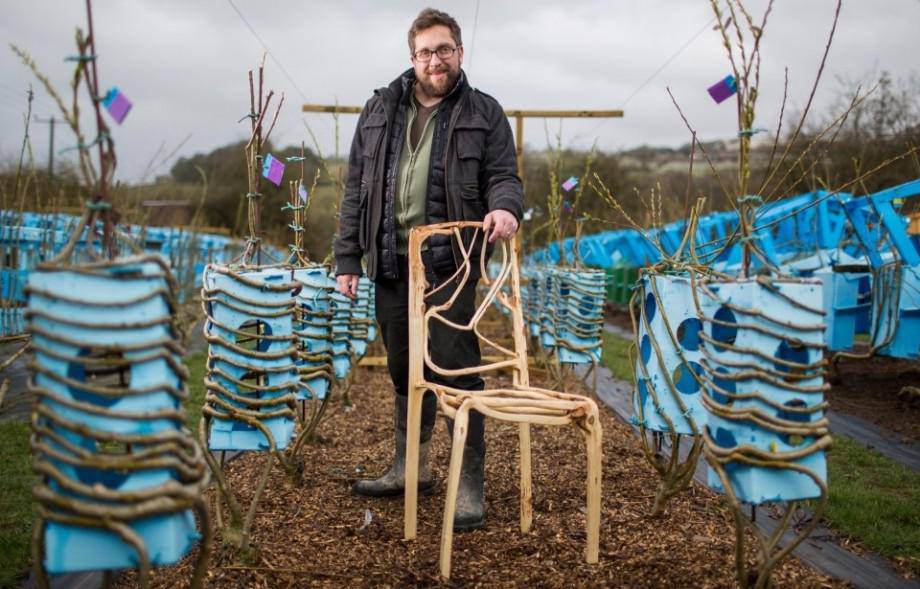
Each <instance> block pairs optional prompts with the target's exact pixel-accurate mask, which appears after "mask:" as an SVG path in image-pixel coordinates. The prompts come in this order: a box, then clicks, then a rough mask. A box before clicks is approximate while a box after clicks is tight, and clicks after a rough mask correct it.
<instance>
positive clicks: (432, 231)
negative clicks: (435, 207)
mask: <svg viewBox="0 0 920 589" xmlns="http://www.w3.org/2000/svg"><path fill="white" fill-rule="evenodd" d="M464 230H466V232H467V237H468V239H467V240H464V239H463V237H464ZM470 230H473V231H472V233H473V235H472V236H471V237H470V236H469V233H470ZM434 235H451V236H453V239H454V243H455V245H456V247H458V248H459V250H460V252H461V255H462V263H461V264H460V267H459V268H458V269H457V271H456V272H455V273H454V275H453V276H451V277H450V279H448V280H445V281H444V282H443V283H441V284H440V285H438V286H437V287H435V288H433V289H431V290H429V284H428V281H427V279H426V277H425V269H424V265H423V263H422V256H421V252H422V244H423V243H424V242H425V241H426V240H427V239H429V238H431V237H432V236H434ZM480 235H482V223H472V222H453V223H440V224H437V225H427V226H423V227H415V228H413V229H412V230H411V232H410V234H409V357H410V360H409V408H408V421H407V432H406V477H405V522H404V523H405V529H404V532H405V538H406V539H407V540H412V539H414V538H415V536H416V531H417V508H418V460H419V435H420V430H421V410H422V398H423V396H424V394H425V392H426V391H428V390H430V391H433V392H434V393H435V395H436V396H437V398H438V404H439V406H440V408H441V411H442V412H443V413H444V414H445V415H446V416H448V417H449V418H452V419H454V434H453V445H452V448H451V458H450V471H449V475H448V482H447V497H446V501H445V506H444V522H443V525H442V528H441V554H440V565H441V575H442V576H443V577H444V578H449V577H450V569H451V548H452V543H453V523H454V512H455V508H456V501H457V492H458V487H459V482H460V468H461V466H462V461H463V447H464V445H465V442H466V435H467V426H468V422H469V412H470V410H476V411H479V412H480V413H482V414H483V415H485V416H486V417H491V418H495V419H500V420H503V421H512V422H517V423H518V424H519V430H518V433H519V440H520V477H521V482H520V496H521V517H520V522H521V531H522V532H523V533H527V532H528V531H529V530H530V526H531V523H532V521H533V495H532V477H531V448H530V425H531V424H536V425H569V424H571V425H574V426H576V427H577V428H578V430H579V431H580V432H581V433H582V435H583V436H584V438H585V444H586V446H587V458H588V465H587V474H588V476H587V549H586V553H585V560H586V561H587V562H588V563H592V564H593V563H596V562H597V561H598V552H599V540H600V506H601V476H602V474H601V468H602V466H601V459H602V449H601V424H600V419H599V415H598V408H597V404H596V403H595V402H594V401H593V400H592V399H589V398H588V397H584V396H582V395H574V394H568V393H562V392H557V391H551V390H547V389H541V388H535V387H531V386H530V376H529V373H528V370H527V335H526V332H525V326H524V317H523V312H522V307H521V296H520V294H521V291H520V273H519V270H518V263H517V248H516V244H515V243H514V241H513V240H499V241H497V242H495V244H494V246H495V249H496V250H498V251H497V252H496V254H497V256H498V257H500V258H501V264H500V269H499V270H498V272H497V274H496V276H495V277H490V276H489V275H488V274H487V272H486V267H485V262H486V260H485V258H486V239H485V237H483V238H482V240H481V242H482V246H481V248H480V252H479V256H478V258H479V268H480V273H481V276H482V280H483V282H484V283H485V285H486V287H487V288H488V290H487V292H486V294H485V296H484V297H483V300H482V302H481V303H480V304H479V306H478V307H477V308H476V311H475V312H474V314H473V317H472V318H471V319H470V321H469V322H468V323H467V324H465V325H459V324H457V323H454V322H451V321H449V320H448V319H446V318H444V317H443V316H442V315H441V312H442V311H444V310H445V309H449V308H450V307H451V305H453V303H454V301H455V300H456V298H457V296H458V295H459V294H460V292H461V289H462V288H463V287H464V286H465V285H466V284H467V282H468V281H469V279H470V275H471V271H472V268H473V266H472V263H473V261H471V259H470V258H471V256H472V255H473V254H474V252H473V249H474V248H475V247H476V241H477V240H476V237H478V236H480ZM446 288H453V289H454V290H453V293H452V294H451V296H450V297H449V298H448V299H447V301H446V302H444V303H442V304H438V305H426V302H425V300H426V298H428V297H430V296H431V295H433V294H435V293H437V292H439V291H441V290H442V289H446ZM496 299H497V300H498V302H499V303H500V304H501V305H503V306H504V307H506V308H507V309H508V310H509V312H510V315H511V320H512V328H513V334H512V335H513V342H514V343H513V349H508V348H506V347H504V346H502V345H500V344H498V343H497V342H495V341H493V340H491V339H489V338H488V337H486V336H484V335H483V334H482V333H480V331H479V322H480V320H481V319H482V317H483V316H484V315H485V313H486V311H487V310H488V308H489V305H491V304H492V303H493V301H495V300H496ZM432 319H435V320H437V321H440V322H441V323H443V324H445V325H447V326H449V327H451V328H453V329H457V330H462V331H472V332H473V333H475V334H476V336H477V337H478V338H479V340H480V341H481V342H485V343H486V344H488V345H489V346H491V347H493V348H494V349H495V350H497V351H498V352H499V354H500V356H499V358H498V359H495V360H494V361H489V362H487V363H485V364H481V365H479V366H472V367H469V368H463V369H454V370H450V369H445V368H441V367H439V366H438V365H436V364H435V363H434V362H433V361H432V359H431V355H430V351H429V349H428V332H429V321H431V320H432ZM490 360H491V359H490ZM425 367H427V368H428V369H429V370H430V371H431V372H432V373H435V374H439V375H443V376H448V377H454V376H461V375H468V374H481V373H486V372H491V371H494V370H498V369H510V370H511V373H512V386H511V388H498V389H485V390H483V391H467V390H462V389H456V388H452V387H448V386H444V385H441V384H438V383H434V382H429V381H426V380H425Z"/></svg>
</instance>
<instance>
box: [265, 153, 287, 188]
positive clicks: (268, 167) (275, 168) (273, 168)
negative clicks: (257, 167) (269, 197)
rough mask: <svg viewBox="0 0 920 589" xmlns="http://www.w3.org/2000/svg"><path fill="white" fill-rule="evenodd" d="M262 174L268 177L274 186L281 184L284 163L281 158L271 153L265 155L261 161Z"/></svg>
mask: <svg viewBox="0 0 920 589" xmlns="http://www.w3.org/2000/svg"><path fill="white" fill-rule="evenodd" d="M262 176H263V177H265V178H268V181H269V182H271V183H272V184H274V185H275V186H281V179H282V178H283V177H284V164H283V163H282V162H281V160H277V159H275V158H274V157H272V154H268V155H267V156H265V161H264V162H262Z"/></svg>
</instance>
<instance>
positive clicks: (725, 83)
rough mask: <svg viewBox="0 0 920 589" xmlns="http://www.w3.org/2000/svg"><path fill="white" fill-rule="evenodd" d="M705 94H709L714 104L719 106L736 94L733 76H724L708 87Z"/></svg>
mask: <svg viewBox="0 0 920 589" xmlns="http://www.w3.org/2000/svg"><path fill="white" fill-rule="evenodd" d="M707 92H709V95H710V96H712V99H713V100H715V101H716V104H721V103H722V102H724V101H725V100H727V99H728V98H730V97H732V96H734V95H735V93H736V92H738V84H737V83H736V82H735V76H733V75H731V74H729V75H727V76H725V77H724V78H723V79H721V80H719V81H718V82H716V83H715V84H713V85H712V86H710V87H709V88H708V89H707Z"/></svg>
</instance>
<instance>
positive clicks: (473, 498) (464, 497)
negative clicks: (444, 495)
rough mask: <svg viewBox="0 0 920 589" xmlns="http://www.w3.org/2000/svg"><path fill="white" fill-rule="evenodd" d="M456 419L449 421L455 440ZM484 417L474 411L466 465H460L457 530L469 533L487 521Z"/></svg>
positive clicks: (468, 438) (467, 444)
mask: <svg viewBox="0 0 920 589" xmlns="http://www.w3.org/2000/svg"><path fill="white" fill-rule="evenodd" d="M453 425H454V424H453V420H448V431H449V432H450V434H451V439H453V431H454V428H453ZM484 433H485V432H484V418H483V415H482V414H481V413H479V412H477V411H470V421H469V429H468V433H467V438H466V445H465V446H464V447H463V465H462V466H461V468H460V485H459V488H458V490H457V507H456V511H455V512H454V531H455V532H467V531H470V530H475V529H477V528H481V527H482V524H483V521H484V520H485V511H486V508H485V493H484V489H483V485H484V483H485V466H486V443H485V436H484Z"/></svg>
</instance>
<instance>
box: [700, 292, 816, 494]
mask: <svg viewBox="0 0 920 589" xmlns="http://www.w3.org/2000/svg"><path fill="white" fill-rule="evenodd" d="M822 290H823V289H822V284H821V282H820V281H819V280H776V279H769V278H764V277H761V278H757V279H744V280H737V281H722V282H719V281H711V282H705V283H703V285H702V287H701V289H700V293H699V296H700V297H701V298H707V299H708V300H709V303H708V304H707V306H706V307H704V310H703V312H702V313H701V315H700V319H701V321H702V322H703V330H702V331H701V332H700V339H701V341H702V349H703V356H702V358H701V360H700V364H701V366H702V367H703V376H704V379H705V380H706V383H707V386H706V390H705V391H704V397H703V405H704V407H705V408H706V410H707V413H708V415H707V426H706V427H707V434H708V436H709V438H710V440H711V441H712V442H713V444H714V445H715V447H716V448H717V449H718V450H719V452H720V453H724V454H725V455H730V454H732V453H735V454H734V455H736V456H740V455H741V454H743V455H744V456H746V457H747V459H730V460H728V462H727V463H726V465H725V472H726V473H727V476H728V478H729V481H730V483H731V485H732V489H733V491H734V493H735V495H736V497H737V498H738V499H739V500H740V501H742V502H746V503H754V504H759V503H763V502H765V501H789V500H797V499H806V498H813V497H818V496H820V495H821V490H820V488H819V487H818V485H817V484H816V483H815V481H814V479H813V478H812V476H810V475H809V474H806V473H805V472H800V471H797V470H795V469H793V468H785V467H783V466H781V464H780V463H788V464H793V465H795V468H796V469H807V471H808V472H810V473H812V474H813V475H814V477H816V478H817V479H818V480H821V481H824V480H826V478H827V466H826V462H825V455H824V451H823V449H821V448H820V447H819V446H818V445H817V444H816V441H817V440H818V439H819V438H821V437H823V435H824V433H825V432H826V418H825V416H824V409H825V407H826V405H825V402H824V390H825V383H824V363H825V361H824V357H823V353H824V346H825V339H824V338H825V326H824V322H823V311H822V306H823V292H822ZM751 459H753V460H754V463H749V460H751ZM758 460H760V461H762V463H761V462H757V461H758ZM768 463H773V464H774V466H773V467H770V466H768ZM709 484H710V486H711V487H712V488H714V489H716V490H723V485H722V482H721V480H720V478H719V477H718V476H717V475H716V473H715V472H714V471H712V470H711V469H710V473H709Z"/></svg>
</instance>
